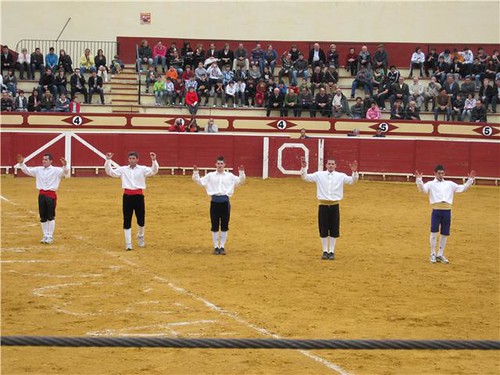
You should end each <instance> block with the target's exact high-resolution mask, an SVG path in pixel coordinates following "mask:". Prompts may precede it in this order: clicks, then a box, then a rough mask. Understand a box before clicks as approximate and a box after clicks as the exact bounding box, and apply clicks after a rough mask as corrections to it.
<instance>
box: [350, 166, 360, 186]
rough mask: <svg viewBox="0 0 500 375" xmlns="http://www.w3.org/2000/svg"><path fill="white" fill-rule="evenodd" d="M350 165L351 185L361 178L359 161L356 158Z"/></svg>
mask: <svg viewBox="0 0 500 375" xmlns="http://www.w3.org/2000/svg"><path fill="white" fill-rule="evenodd" d="M349 167H350V168H351V172H352V174H351V176H350V177H348V179H347V183H348V184H349V185H352V184H355V183H356V182H357V181H358V180H359V173H358V161H357V160H354V161H353V162H352V163H350V164H349Z"/></svg>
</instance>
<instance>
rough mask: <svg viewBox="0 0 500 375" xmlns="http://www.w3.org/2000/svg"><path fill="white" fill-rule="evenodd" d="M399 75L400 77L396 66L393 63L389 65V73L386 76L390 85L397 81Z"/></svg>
mask: <svg viewBox="0 0 500 375" xmlns="http://www.w3.org/2000/svg"><path fill="white" fill-rule="evenodd" d="M399 77H401V73H400V72H399V70H398V69H397V68H396V66H395V65H391V67H390V71H389V73H387V78H389V82H390V83H391V85H393V84H395V83H398V82H399Z"/></svg>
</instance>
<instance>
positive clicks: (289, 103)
mask: <svg viewBox="0 0 500 375" xmlns="http://www.w3.org/2000/svg"><path fill="white" fill-rule="evenodd" d="M298 103H299V101H298V95H297V94H296V93H295V91H293V90H288V92H287V93H286V95H285V101H284V106H283V107H284V108H283V116H285V117H287V116H288V110H291V111H292V112H293V116H294V117H299V116H298V114H299V104H298Z"/></svg>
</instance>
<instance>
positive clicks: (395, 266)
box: [1, 176, 500, 375]
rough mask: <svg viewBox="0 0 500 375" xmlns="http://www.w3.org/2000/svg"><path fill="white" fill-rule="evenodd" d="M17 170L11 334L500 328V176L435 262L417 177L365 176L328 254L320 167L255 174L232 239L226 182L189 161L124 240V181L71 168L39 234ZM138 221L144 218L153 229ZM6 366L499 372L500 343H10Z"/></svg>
mask: <svg viewBox="0 0 500 375" xmlns="http://www.w3.org/2000/svg"><path fill="white" fill-rule="evenodd" d="M1 183H2V193H1V194H2V197H3V198H5V199H7V200H5V199H2V202H1V203H2V215H1V218H2V225H1V229H2V233H1V241H2V243H1V244H2V249H1V254H2V268H1V271H2V323H1V328H2V335H60V336H86V335H100V336H134V335H159V336H168V337H176V336H178V337H206V338H211V337H224V338H231V337H237V338H245V337H252V338H266V337H267V338H269V337H270V336H269V335H270V334H274V335H277V336H279V337H282V338H345V339H348V338H351V339H352V338H366V339H388V338H399V339H494V340H498V339H500V333H499V329H500V326H499V316H500V305H499V297H500V294H499V285H500V283H499V281H500V272H499V267H500V265H499V242H500V241H499V227H500V226H499V218H500V208H499V203H500V199H499V198H500V190H499V189H498V188H497V187H483V186H475V187H473V188H472V189H471V190H469V191H468V192H466V193H465V194H460V195H457V196H456V198H455V205H454V210H453V224H452V235H451V237H450V239H449V241H448V247H447V251H446V255H447V256H448V258H449V259H450V264H449V265H442V264H430V263H429V261H428V255H429V254H428V252H429V250H428V237H429V233H428V231H429V219H430V207H429V204H428V199H427V197H426V196H425V195H424V194H421V193H418V191H417V188H416V186H415V185H414V184H410V183H382V182H366V181H361V182H359V183H358V184H357V185H355V186H353V187H350V186H348V187H347V188H346V194H345V199H344V201H343V202H342V204H341V238H340V240H339V241H338V242H337V251H336V256H337V259H336V260H335V261H322V260H321V259H320V256H321V251H320V241H319V237H318V233H317V222H316V217H317V203H316V199H315V185H314V184H308V183H305V182H303V181H301V180H300V179H299V178H295V179H274V180H267V181H262V180H260V179H256V178H250V179H248V181H247V183H246V185H244V186H242V187H240V188H238V190H237V191H236V194H235V196H234V198H233V200H232V208H233V210H232V217H231V225H230V235H229V242H228V244H227V246H226V249H227V251H228V255H227V256H225V257H222V256H213V255H211V251H212V245H211V238H210V232H209V217H208V207H209V198H208V196H207V195H206V194H205V192H204V190H203V189H202V188H201V187H199V186H197V185H196V184H195V183H194V182H192V181H191V179H190V177H187V176H186V177H180V176H179V177H171V176H158V177H154V178H151V179H149V180H148V189H147V192H146V212H147V214H146V242H147V247H146V248H144V249H137V247H136V248H135V249H134V251H132V252H125V251H124V244H123V231H122V229H121V225H122V223H121V222H122V216H121V189H120V181H119V180H117V179H112V178H72V179H69V180H64V181H62V183H61V188H60V191H59V199H58V210H57V225H56V237H55V243H54V244H53V245H42V244H40V243H39V240H40V238H41V230H40V226H39V223H38V214H37V204H36V199H37V192H36V190H35V181H34V179H33V178H13V177H12V176H6V177H5V176H4V177H2V178H1ZM135 228H136V226H135V223H134V235H135V233H136V230H135ZM1 354H2V358H1V359H2V361H1V370H2V374H89V375H90V374H91V375H94V374H266V375H267V374H419V375H420V374H433V375H434V374H454V375H455V374H458V375H461V374H463V375H465V374H467V375H469V374H481V375H484V374H498V373H499V371H500V366H499V362H500V361H499V353H498V351H314V352H299V351H292V350H188V349H175V350H174V349H121V348H116V349H114V348H113V349H112V348H104V349H98V348H92V349H73V348H64V349H59V348H46V347H44V348H32V347H3V348H1Z"/></svg>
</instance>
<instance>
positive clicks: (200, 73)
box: [194, 62, 208, 79]
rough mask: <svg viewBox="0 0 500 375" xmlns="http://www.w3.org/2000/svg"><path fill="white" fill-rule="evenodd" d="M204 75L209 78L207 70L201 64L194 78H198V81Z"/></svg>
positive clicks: (200, 63)
mask: <svg viewBox="0 0 500 375" xmlns="http://www.w3.org/2000/svg"><path fill="white" fill-rule="evenodd" d="M202 75H204V76H208V72H207V70H206V69H205V66H204V65H203V63H202V62H199V63H198V67H197V68H196V69H195V70H194V76H195V77H196V79H200V78H201V76H202Z"/></svg>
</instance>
